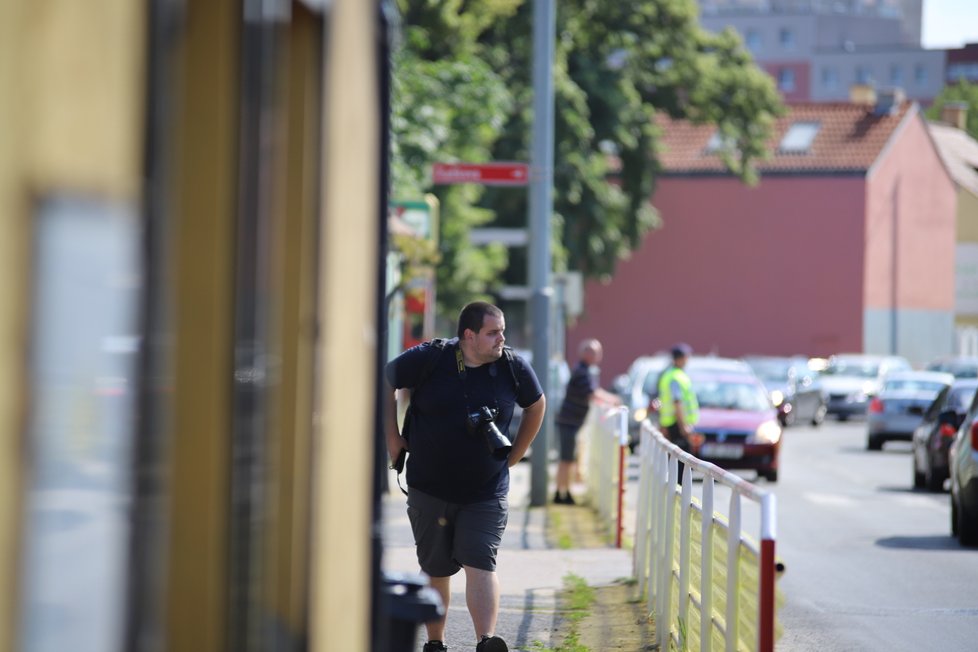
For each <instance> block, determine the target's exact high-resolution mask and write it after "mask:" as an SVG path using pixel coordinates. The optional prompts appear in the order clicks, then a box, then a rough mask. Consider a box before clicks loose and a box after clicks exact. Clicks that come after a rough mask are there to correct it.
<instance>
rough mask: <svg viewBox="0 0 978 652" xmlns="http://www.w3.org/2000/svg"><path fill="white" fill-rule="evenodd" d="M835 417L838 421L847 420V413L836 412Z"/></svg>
mask: <svg viewBox="0 0 978 652" xmlns="http://www.w3.org/2000/svg"><path fill="white" fill-rule="evenodd" d="M835 418H836V419H838V420H839V421H848V420H849V415H848V414H837V415H836V417H835Z"/></svg>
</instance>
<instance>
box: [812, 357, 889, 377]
mask: <svg viewBox="0 0 978 652" xmlns="http://www.w3.org/2000/svg"><path fill="white" fill-rule="evenodd" d="M822 373H823V374H825V375H827V376H858V377H859V378H876V377H877V376H878V375H879V373H880V365H879V363H878V362H870V361H868V360H866V361H864V360H833V361H832V362H830V363H829V365H828V366H827V367H826V368H825V371H823V372H822Z"/></svg>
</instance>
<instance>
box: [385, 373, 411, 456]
mask: <svg viewBox="0 0 978 652" xmlns="http://www.w3.org/2000/svg"><path fill="white" fill-rule="evenodd" d="M384 387H385V389H386V390H387V391H386V392H384V396H385V397H386V398H385V400H384V412H385V413H386V419H384V431H385V434H386V436H387V454H388V455H389V456H390V460H391V463H393V462H394V460H396V459H397V456H398V455H400V454H401V450H403V449H406V448H407V447H408V445H407V440H405V439H404V437H401V433H400V432H398V430H397V395H396V394H395V391H394V388H393V387H391V386H390V384H389V383H388V382H387V380H386V379H385V380H384Z"/></svg>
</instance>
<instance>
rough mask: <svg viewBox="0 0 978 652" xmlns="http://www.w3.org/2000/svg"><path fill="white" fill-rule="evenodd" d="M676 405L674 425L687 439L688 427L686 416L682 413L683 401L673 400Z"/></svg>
mask: <svg viewBox="0 0 978 652" xmlns="http://www.w3.org/2000/svg"><path fill="white" fill-rule="evenodd" d="M675 406H676V425H677V426H679V432H680V433H682V435H683V437H685V438H686V439H689V428H687V427H686V417H685V416H684V415H683V402H682V401H681V400H679V401H675Z"/></svg>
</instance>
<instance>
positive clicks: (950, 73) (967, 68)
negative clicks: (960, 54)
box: [947, 63, 978, 82]
mask: <svg viewBox="0 0 978 652" xmlns="http://www.w3.org/2000/svg"><path fill="white" fill-rule="evenodd" d="M962 79H967V80H969V81H975V80H978V63H949V64H948V66H947V80H948V81H950V82H956V81H960V80H962Z"/></svg>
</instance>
